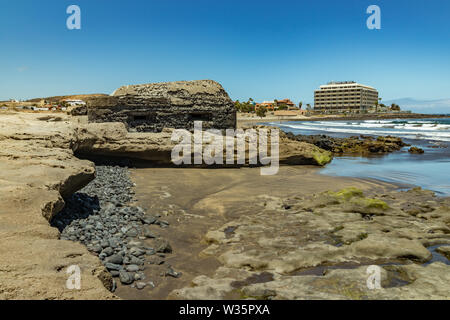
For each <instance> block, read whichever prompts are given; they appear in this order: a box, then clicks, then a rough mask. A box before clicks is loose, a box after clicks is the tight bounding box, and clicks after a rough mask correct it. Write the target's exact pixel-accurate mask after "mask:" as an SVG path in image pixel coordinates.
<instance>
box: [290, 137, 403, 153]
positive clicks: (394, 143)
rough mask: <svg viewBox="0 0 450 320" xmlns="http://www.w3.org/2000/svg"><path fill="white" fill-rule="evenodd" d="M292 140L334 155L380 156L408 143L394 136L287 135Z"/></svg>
mask: <svg viewBox="0 0 450 320" xmlns="http://www.w3.org/2000/svg"><path fill="white" fill-rule="evenodd" d="M287 136H288V137H289V138H290V139H293V140H297V141H303V142H308V143H311V144H314V145H315V146H317V147H319V148H322V149H324V150H328V151H331V152H333V153H338V154H341V153H345V154H358V155H366V154H379V153H389V152H393V151H397V150H400V149H401V148H403V147H404V146H407V144H406V143H404V142H403V141H402V139H401V138H398V137H392V136H386V137H384V136H379V137H377V138H374V137H371V136H362V135H361V136H354V137H349V138H334V137H330V136H327V135H300V134H299V135H294V134H293V133H291V132H290V133H287Z"/></svg>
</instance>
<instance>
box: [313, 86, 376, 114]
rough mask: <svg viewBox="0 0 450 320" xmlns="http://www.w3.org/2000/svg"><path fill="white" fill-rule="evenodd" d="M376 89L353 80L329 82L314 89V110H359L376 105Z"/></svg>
mask: <svg viewBox="0 0 450 320" xmlns="http://www.w3.org/2000/svg"><path fill="white" fill-rule="evenodd" d="M377 101H378V91H377V90H376V89H375V88H372V87H369V86H366V85H363V84H359V83H356V82H354V81H343V82H329V83H328V84H326V85H323V86H320V89H319V90H316V91H314V110H317V111H326V112H333V113H335V112H336V113H337V112H345V111H352V112H361V111H364V110H367V109H368V108H370V107H373V106H375V105H376V103H377Z"/></svg>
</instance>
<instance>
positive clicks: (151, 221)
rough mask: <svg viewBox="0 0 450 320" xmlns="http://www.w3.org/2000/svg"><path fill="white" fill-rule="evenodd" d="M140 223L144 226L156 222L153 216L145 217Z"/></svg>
mask: <svg viewBox="0 0 450 320" xmlns="http://www.w3.org/2000/svg"><path fill="white" fill-rule="evenodd" d="M141 221H142V223H144V224H154V223H155V222H156V221H157V220H156V218H155V217H154V216H152V215H145V216H144V217H143V218H142V219H141Z"/></svg>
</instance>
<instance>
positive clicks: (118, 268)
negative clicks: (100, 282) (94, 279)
mask: <svg viewBox="0 0 450 320" xmlns="http://www.w3.org/2000/svg"><path fill="white" fill-rule="evenodd" d="M105 268H106V269H108V270H115V271H121V270H122V269H123V267H122V266H121V265H119V264H115V263H110V262H106V263H105Z"/></svg>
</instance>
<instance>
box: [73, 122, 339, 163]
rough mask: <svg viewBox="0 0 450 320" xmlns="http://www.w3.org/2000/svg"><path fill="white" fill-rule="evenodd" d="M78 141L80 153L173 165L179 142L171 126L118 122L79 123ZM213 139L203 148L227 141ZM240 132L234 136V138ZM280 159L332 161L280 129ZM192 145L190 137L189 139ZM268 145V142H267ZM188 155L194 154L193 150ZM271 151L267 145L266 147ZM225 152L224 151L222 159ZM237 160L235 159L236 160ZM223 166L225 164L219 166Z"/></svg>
mask: <svg viewBox="0 0 450 320" xmlns="http://www.w3.org/2000/svg"><path fill="white" fill-rule="evenodd" d="M260 129H269V128H268V127H264V126H257V127H254V130H255V132H256V137H257V138H258V135H259V130H260ZM75 132H76V136H77V142H76V145H75V146H74V150H75V151H76V152H78V153H80V154H83V155H92V154H95V155H101V156H116V157H127V158H131V159H140V160H148V161H152V162H153V163H155V164H164V165H172V161H171V152H172V149H173V148H174V146H175V145H177V143H178V142H176V141H171V137H172V133H173V129H165V130H164V131H162V132H158V133H130V132H128V131H127V130H126V128H125V125H123V124H121V123H98V124H86V125H80V126H79V127H78V128H76V129H75ZM213 136H214V138H213V139H211V140H209V142H208V141H205V143H204V145H203V150H204V149H205V148H206V147H207V146H208V145H211V143H212V142H214V141H218V140H222V144H223V145H224V146H225V145H226V141H225V138H224V137H223V136H222V135H213ZM239 138H240V135H237V139H239ZM279 138H280V139H279V162H280V164H289V165H304V164H309V165H318V166H323V165H325V164H327V163H329V162H330V161H331V160H332V154H331V153H330V152H328V151H325V150H323V149H320V148H318V147H316V146H314V145H312V144H309V143H305V142H298V141H295V140H291V139H289V138H288V136H287V135H286V134H284V133H283V132H281V131H280V136H279ZM191 142H192V145H193V144H194V140H193V137H192V139H191ZM268 145H269V147H270V142H269V143H268ZM248 147H249V146H248V143H247V144H246V154H247V157H246V162H245V165H248V164H249V163H248V162H249V161H248ZM236 148H237V142H235V143H234V152H233V153H234V155H235V157H236V154H237V150H236ZM191 150H192V155H191V158H192V157H193V155H194V153H193V151H194V150H193V149H191ZM269 154H270V148H269ZM225 157H226V154H225V150H224V155H223V159H225ZM235 163H237V161H235ZM222 166H226V164H224V165H222Z"/></svg>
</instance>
